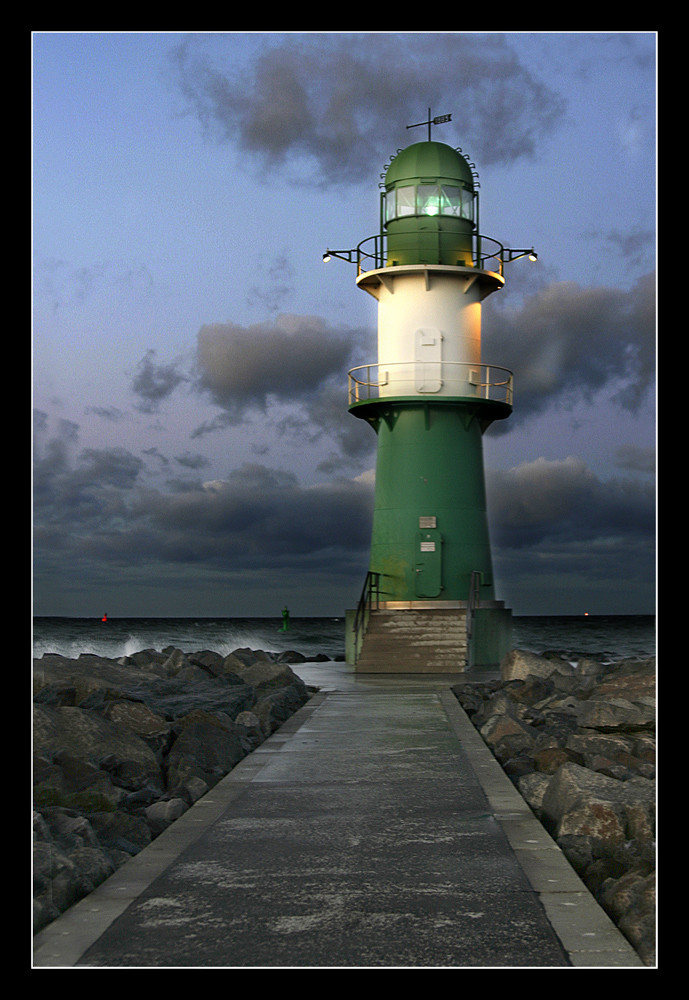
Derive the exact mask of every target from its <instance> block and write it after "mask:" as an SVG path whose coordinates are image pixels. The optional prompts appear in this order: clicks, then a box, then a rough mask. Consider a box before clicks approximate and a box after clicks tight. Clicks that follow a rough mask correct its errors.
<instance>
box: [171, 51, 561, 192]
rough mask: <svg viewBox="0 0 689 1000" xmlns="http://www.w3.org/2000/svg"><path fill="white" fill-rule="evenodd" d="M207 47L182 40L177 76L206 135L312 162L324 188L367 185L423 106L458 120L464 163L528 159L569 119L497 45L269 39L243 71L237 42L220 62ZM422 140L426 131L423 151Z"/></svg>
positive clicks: (276, 157)
mask: <svg viewBox="0 0 689 1000" xmlns="http://www.w3.org/2000/svg"><path fill="white" fill-rule="evenodd" d="M203 45H204V42H203V40H202V39H198V38H196V37H194V36H192V37H191V38H188V39H187V40H185V42H184V43H183V44H182V45H180V46H179V47H178V48H177V49H176V50H175V52H174V54H173V65H174V68H175V73H176V78H177V83H178V86H179V87H180V90H181V93H182V94H183V96H184V99H185V100H186V102H187V104H188V106H189V107H190V109H191V110H192V112H193V113H194V114H195V115H196V116H197V117H198V119H199V121H200V122H201V123H202V125H203V127H204V129H205V130H206V131H207V133H208V134H210V135H212V136H215V137H218V138H219V139H220V140H222V141H224V140H229V141H231V142H232V143H236V144H237V145H238V146H239V147H240V148H242V149H244V150H247V151H249V152H251V153H253V154H256V155H257V156H258V158H259V159H260V160H262V161H263V162H264V163H265V164H266V165H269V166H271V167H274V166H275V165H276V164H279V163H281V162H283V161H286V160H287V158H288V157H291V156H292V157H295V158H297V159H300V160H301V161H302V162H303V161H304V158H306V161H307V162H310V163H311V164H312V165H316V167H317V175H318V177H319V179H321V180H323V181H324V182H328V181H330V180H333V179H337V181H338V182H339V183H346V182H356V181H358V180H360V179H361V178H363V177H367V176H370V171H371V169H372V168H375V167H376V166H380V157H381V150H383V151H384V150H385V149H386V145H387V146H389V150H388V154H387V155H390V154H391V153H393V152H394V150H395V148H396V147H397V146H399V145H400V136H404V134H405V126H406V125H410V124H412V123H415V122H418V121H421V120H423V118H424V117H425V115H426V111H427V107H428V105H430V106H431V107H432V109H433V112H434V113H435V114H448V113H449V114H454V118H453V121H454V120H458V119H459V118H460V113H461V133H462V137H463V142H464V143H466V147H465V151H466V152H468V153H470V155H471V156H472V157H473V158H480V161H481V162H482V163H485V164H490V163H507V162H513V161H514V160H515V158H518V157H520V156H523V155H525V156H531V155H532V154H533V152H534V150H535V148H536V147H537V144H538V141H539V139H540V137H542V136H543V135H545V134H547V133H549V132H550V131H551V130H552V129H554V128H555V127H556V126H557V125H558V124H559V123H561V122H562V118H563V114H564V103H563V101H562V99H561V98H560V97H559V96H558V95H556V94H555V93H554V92H553V91H552V90H551V89H550V88H548V87H547V86H546V85H545V84H544V83H542V82H541V81H539V80H538V79H536V78H535V77H534V75H533V74H532V73H531V72H530V70H529V68H528V66H525V65H523V64H522V63H520V62H519V59H518V58H517V56H516V55H515V53H514V51H513V50H512V49H511V48H510V45H509V42H508V40H506V39H505V38H504V37H503V36H501V35H494V34H489V35H473V34H445V33H441V34H400V35H388V34H366V33H362V34H354V35H351V34H350V35H347V34H339V33H336V34H331V35H328V34H326V35H322V34H304V35H288V36H275V38H274V39H271V38H270V36H268V37H267V38H266V43H265V47H264V48H262V50H261V51H260V52H259V53H258V55H257V56H256V57H253V58H252V60H251V63H250V65H242V64H241V63H240V61H239V60H238V51H239V43H238V41H237V40H236V39H235V38H233V37H232V36H228V38H227V40H226V45H227V54H226V56H225V57H224V58H223V57H221V56H217V57H216V58H215V61H214V60H213V59H212V58H211V57H210V56H209V55H208V54H207V53H206V52H204V51H203ZM215 47H216V49H217V48H218V45H217V44H216V46H215ZM240 59H241V56H240ZM407 134H408V135H410V136H413V135H415V134H416V133H415V132H410V133H407ZM425 136H426V131H425V129H423V128H421V129H419V130H418V137H419V139H423V138H425ZM382 155H386V154H385V152H383V154H382ZM301 179H302V180H303V179H305V178H304V177H303V176H302V178H301Z"/></svg>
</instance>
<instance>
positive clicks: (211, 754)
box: [33, 646, 310, 930]
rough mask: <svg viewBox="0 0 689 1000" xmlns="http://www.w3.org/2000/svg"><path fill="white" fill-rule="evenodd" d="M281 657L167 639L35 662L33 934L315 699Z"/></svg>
mask: <svg viewBox="0 0 689 1000" xmlns="http://www.w3.org/2000/svg"><path fill="white" fill-rule="evenodd" d="M292 655H294V658H295V660H296V659H298V658H299V654H288V657H286V658H292ZM275 660H276V657H275V655H274V654H269V653H265V652H264V651H262V650H256V651H254V650H250V649H239V650H235V653H233V654H230V656H229V657H227V656H222V655H220V654H218V653H215V652H213V651H212V650H200V651H198V652H196V653H184V652H182V651H181V650H179V649H177V648H176V647H174V646H169V647H166V648H165V649H164V650H161V651H156V650H142V651H141V652H139V653H134V654H133V655H131V656H124V657H121V658H120V659H118V660H111V659H107V658H105V657H101V656H97V655H95V654H91V653H89V654H82V655H81V656H79V657H77V658H70V657H64V656H60V655H58V654H47V655H46V656H43V657H41V658H40V659H37V660H35V661H34V674H33V683H34V725H33V737H34V766H33V771H34V774H33V777H34V807H35V809H36V810H37V811H36V814H35V823H34V930H39V929H41V928H42V927H44V926H46V924H48V923H49V922H50V921H51V920H54V919H55V917H57V916H58V915H59V913H61V912H63V911H64V910H65V909H67V908H68V907H69V906H71V905H72V904H73V903H75V902H76V901H77V900H78V899H81V898H82V897H83V896H84V895H86V894H87V893H88V892H91V891H92V890H93V888H94V887H95V886H96V885H97V884H99V882H100V881H102V880H103V879H104V878H107V877H108V875H109V874H112V872H113V871H114V870H115V869H116V868H117V867H118V866H119V865H121V864H123V863H125V862H126V861H127V860H128V859H129V858H131V857H132V856H133V855H135V854H137V853H138V852H139V851H140V850H142V849H143V848H144V847H146V846H147V845H148V844H149V843H150V842H151V840H152V838H154V837H157V836H158V835H159V834H160V833H162V831H163V830H165V829H166V828H167V827H168V826H170V824H171V823H174V822H175V820H176V819H178V818H179V817H180V816H181V815H182V814H183V813H184V812H185V811H186V810H187V809H188V808H189V807H190V806H192V805H193V804H194V803H195V802H197V801H198V799H199V798H201V796H203V795H204V794H205V793H206V792H207V791H208V790H209V788H211V787H212V786H213V785H214V784H215V783H216V782H217V781H218V780H220V778H222V777H224V776H225V775H226V774H227V773H228V772H229V771H231V770H232V768H233V767H234V766H235V765H236V764H237V763H239V761H240V760H241V759H242V758H243V757H244V756H245V755H246V754H247V753H249V752H251V751H252V750H253V749H255V748H256V747H257V746H259V745H260V743H261V742H262V741H263V740H264V739H265V738H266V736H268V735H270V734H271V733H272V732H274V731H275V730H276V729H277V728H278V727H279V726H280V725H282V723H283V722H284V721H285V720H286V719H288V718H289V716H290V715H291V714H292V713H293V712H294V711H296V710H297V709H298V708H300V707H301V705H302V704H304V703H305V702H306V701H307V700H308V698H309V697H310V693H309V691H308V689H307V688H306V687H305V685H304V684H303V682H302V681H301V679H300V678H299V677H297V676H296V674H294V672H293V671H292V669H291V668H290V667H289V666H288V664H287V663H286V662H282V663H276V662H275ZM236 671H238V672H239V673H238V672H236ZM240 673H241V676H240Z"/></svg>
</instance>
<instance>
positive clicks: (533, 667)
mask: <svg viewBox="0 0 689 1000" xmlns="http://www.w3.org/2000/svg"><path fill="white" fill-rule="evenodd" d="M553 674H562V675H564V676H572V675H573V674H574V667H573V666H572V665H571V664H570V663H568V662H567V660H562V659H560V658H554V659H550V658H547V657H544V656H539V655H538V653H531V652H529V650H527V649H513V650H511V651H510V652H509V653H507V655H506V656H505V657H504V658H503V660H502V662H501V663H500V676H501V678H502V680H503V681H512V680H525V679H526V678H527V677H529V676H531V677H541V678H543V677H550V676H551V675H553Z"/></svg>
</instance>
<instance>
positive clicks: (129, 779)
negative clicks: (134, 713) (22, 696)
mask: <svg viewBox="0 0 689 1000" xmlns="http://www.w3.org/2000/svg"><path fill="white" fill-rule="evenodd" d="M33 743H34V752H35V753H38V754H41V755H42V756H43V757H44V758H47V759H51V758H52V757H53V756H54V755H55V754H56V753H57V752H59V751H67V752H68V753H69V754H70V755H71V756H72V758H82V759H84V760H85V761H87V762H89V763H91V764H95V765H97V766H98V765H99V764H100V761H102V760H103V758H104V757H106V756H110V758H111V766H110V767H109V768H108V771H109V774H110V777H111V779H112V781H113V782H114V783H115V784H118V785H120V786H121V787H124V788H128V789H130V790H134V789H136V788H141V787H143V786H144V785H155V786H157V787H160V789H161V790H162V789H163V788H164V779H163V775H162V772H161V769H160V766H159V764H158V762H157V760H156V758H155V754H154V753H153V751H152V750H151V748H150V747H149V746H148V745H147V744H146V743H145V742H144V741H143V740H142V739H140V737H138V736H136V735H135V734H134V733H132V732H131V731H130V730H128V729H125V728H122V727H120V726H117V725H115V724H114V723H112V722H110V721H109V720H108V719H104V718H103V717H102V716H100V715H98V714H96V713H95V712H90V711H87V710H84V709H81V708H71V707H62V708H50V707H48V706H46V705H34V717H33Z"/></svg>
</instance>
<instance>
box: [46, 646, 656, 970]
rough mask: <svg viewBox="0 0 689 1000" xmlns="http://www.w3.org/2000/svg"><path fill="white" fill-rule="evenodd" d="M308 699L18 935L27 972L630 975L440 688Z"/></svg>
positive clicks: (309, 668)
mask: <svg viewBox="0 0 689 1000" xmlns="http://www.w3.org/2000/svg"><path fill="white" fill-rule="evenodd" d="M297 672H298V673H299V675H300V676H301V677H302V678H303V679H304V680H305V681H306V682H307V683H309V684H314V685H320V688H321V690H320V691H319V693H318V694H317V695H316V696H315V697H314V698H312V700H311V701H310V702H309V704H308V705H306V706H304V708H303V709H301V710H300V711H299V712H298V713H297V714H296V715H295V716H293V717H292V719H290V720H289V722H288V723H287V724H286V725H285V726H283V727H282V728H281V729H280V730H279V731H278V732H277V733H275V734H274V735H273V736H272V737H271V738H270V739H269V740H267V741H266V742H265V743H264V744H263V745H262V746H261V747H260V748H259V749H258V750H256V751H255V752H254V753H253V754H251V755H250V756H249V757H247V758H245V759H244V760H243V761H242V762H241V763H240V764H239V765H238V766H237V767H236V768H235V769H234V770H233V771H232V772H231V773H230V774H229V775H228V776H227V777H226V778H224V779H223V780H222V781H221V782H219V783H218V784H217V785H216V786H215V787H214V788H213V789H212V790H211V791H210V792H208V794H207V795H205V796H204V797H203V799H201V800H200V801H199V802H198V803H197V804H196V805H195V806H194V807H193V808H192V809H190V810H189V811H188V812H187V813H185V815H184V816H183V817H182V818H181V819H179V820H178V821H177V822H176V823H175V824H173V826H171V827H169V828H168V829H167V830H166V831H165V832H164V833H163V834H162V835H161V836H159V837H158V838H156V840H154V841H153V842H152V844H151V845H150V846H149V847H147V848H146V849H145V850H143V851H141V852H140V854H138V855H137V856H136V857H134V858H132V860H131V861H129V862H127V864H126V865H124V866H123V867H122V868H120V869H119V870H118V871H117V872H116V873H115V874H114V875H113V876H111V878H109V879H108V880H107V881H106V882H104V883H103V884H102V885H101V886H99V888H98V889H96V891H95V892H93V893H91V895H89V896H88V897H87V898H86V899H84V900H82V901H81V902H80V903H78V904H77V905H76V906H74V907H72V908H71V910H69V911H68V912H67V913H65V914H63V915H62V916H61V917H60V918H59V919H58V920H56V921H54V922H53V923H52V924H50V925H49V926H48V927H47V928H46V929H45V930H44V931H42V932H41V933H40V934H38V935H36V937H35V939H34V967H35V968H38V967H52V968H58V967H74V966H90V967H106V968H115V967H121V968H244V967H246V968H455V967H463V968H504V967H511V968H517V967H530V968H555V967H561V968H568V967H569V968H572V967H575V966H576V967H582V966H583V967H608V968H610V967H626V968H629V967H637V966H638V967H641V965H642V963H641V962H640V960H639V959H638V957H637V956H636V953H635V952H634V951H633V949H632V948H631V947H630V946H629V944H628V943H627V942H626V940H625V939H624V937H623V936H622V935H621V934H620V933H619V931H618V930H617V929H616V928H615V926H614V925H613V923H612V922H611V921H610V920H609V919H608V917H607V916H606V915H605V913H604V912H603V911H602V910H601V909H600V907H599V906H598V905H597V904H596V903H595V901H594V900H593V898H592V897H591V895H590V894H589V893H588V892H587V890H586V888H585V886H584V885H583V883H582V882H581V881H580V880H579V878H578V877H577V876H576V875H575V873H574V871H573V870H572V868H571V867H570V866H569V865H568V863H567V861H566V860H565V858H564V855H563V854H562V852H561V851H560V849H559V848H558V847H557V845H556V844H555V843H554V842H553V841H552V839H551V838H550V837H549V836H548V835H547V834H546V833H545V831H544V830H543V828H542V827H541V825H540V824H539V823H538V822H537V821H536V820H535V818H534V817H533V814H532V813H531V811H530V810H529V808H528V807H527V806H526V805H525V803H524V801H523V800H522V798H521V797H520V796H519V795H518V793H517V792H516V791H515V789H514V787H513V786H512V784H511V782H510V781H509V780H508V779H507V778H506V776H505V775H504V773H503V771H502V769H501V768H500V767H499V765H498V764H497V762H496V761H495V759H494V758H493V756H492V755H491V753H490V752H489V750H488V749H487V748H486V746H485V745H484V743H483V741H482V740H481V738H480V737H479V736H478V734H477V733H476V731H475V730H474V728H473V726H472V725H471V723H470V722H469V720H468V718H467V716H466V715H465V713H464V712H463V710H462V709H461V707H460V705H459V703H458V702H457V700H456V698H455V697H454V695H453V694H452V693H451V691H450V685H451V684H452V683H455V682H458V681H462V680H463V679H464V678H463V677H462V675H457V676H454V677H448V676H445V677H438V676H434V677H425V676H424V677H422V676H414V677H404V676H390V675H377V676H369V677H361V676H360V677H357V676H355V675H354V674H353V673H352V671H351V668H349V667H347V666H346V665H345V664H335V663H332V662H331V663H326V664H308V665H303V667H302V666H301V665H300V667H298V668H297Z"/></svg>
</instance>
